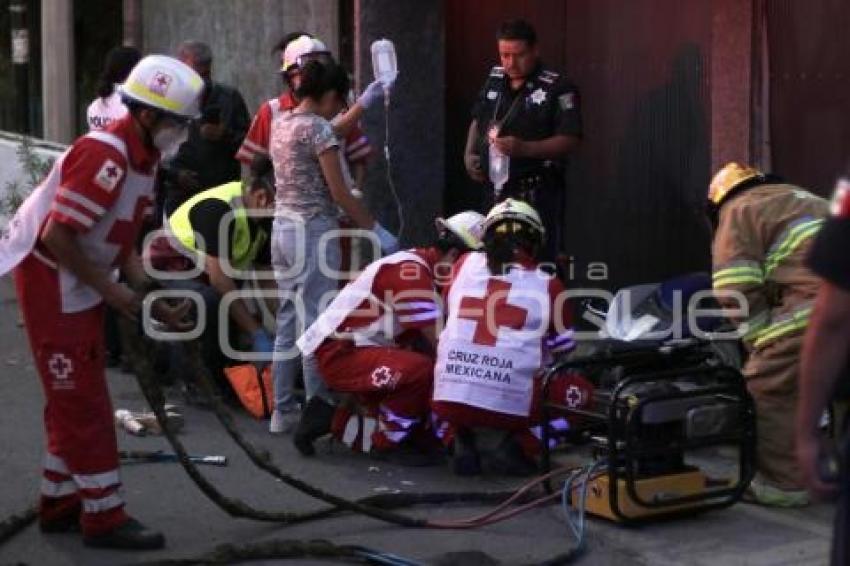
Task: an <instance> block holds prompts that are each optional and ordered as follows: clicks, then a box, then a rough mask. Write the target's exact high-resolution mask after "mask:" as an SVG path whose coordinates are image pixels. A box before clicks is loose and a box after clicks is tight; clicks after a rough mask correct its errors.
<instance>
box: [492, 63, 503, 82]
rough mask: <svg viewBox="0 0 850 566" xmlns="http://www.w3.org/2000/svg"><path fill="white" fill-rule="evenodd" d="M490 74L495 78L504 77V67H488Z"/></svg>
mask: <svg viewBox="0 0 850 566" xmlns="http://www.w3.org/2000/svg"><path fill="white" fill-rule="evenodd" d="M490 76H491V77H496V78H499V79H500V78H502V77H504V76H505V68H504V67H500V66H498V65H497V66H495V67H493V68H492V69H490Z"/></svg>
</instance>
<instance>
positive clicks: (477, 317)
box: [458, 279, 528, 346]
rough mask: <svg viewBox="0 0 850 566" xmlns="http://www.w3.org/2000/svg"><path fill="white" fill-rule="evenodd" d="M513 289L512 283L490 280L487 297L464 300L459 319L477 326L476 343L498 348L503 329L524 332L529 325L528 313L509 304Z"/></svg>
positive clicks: (465, 298)
mask: <svg viewBox="0 0 850 566" xmlns="http://www.w3.org/2000/svg"><path fill="white" fill-rule="evenodd" d="M510 290H511V284H510V283H508V282H506V281H500V280H498V279H490V280H489V281H488V282H487V290H486V291H485V293H484V297H483V298H479V297H464V298H463V299H462V300H461V302H460V313H458V317H459V318H461V319H465V320H474V321H475V323H476V324H475V334H474V335H473V336H472V342H473V344H479V345H481V346H495V345H496V342H497V339H498V336H497V335H498V333H499V329H500V328H512V329H514V330H520V329H522V327H523V326H525V320H526V317H527V316H528V311H527V310H526V309H524V308H522V307H518V306H515V305H511V304H509V303H508V293H509V292H510Z"/></svg>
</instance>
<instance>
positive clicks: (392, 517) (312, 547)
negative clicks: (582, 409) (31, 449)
mask: <svg viewBox="0 0 850 566" xmlns="http://www.w3.org/2000/svg"><path fill="white" fill-rule="evenodd" d="M121 332H122V334H123V335H125V336H126V337H127V338H128V339H127V340H125V341H124V344H126V345H127V348H128V350H129V355H130V358H131V360H132V362H133V366H134V369H135V373H136V376H137V378H138V383H139V386H140V388H141V390H142V393H143V395H144V396H145V398H146V400H147V402H148V404H149V405H150V407H151V409H152V411H153V412H154V415H155V416H156V418H157V420H158V422H159V424H160V426H161V427H162V430H163V433H164V435H165V437H166V439H167V441H168V442H169V444H170V445H171V447H172V449H173V450H174V452H175V454H176V455H177V460H178V462H179V463H180V464H181V466H182V467H183V469H184V470H185V471H186V473H187V474H188V476H189V477H190V479H191V480H192V481H193V482H194V483H195V485H197V486H198V488H199V489H200V490H201V492H202V493H203V494H204V495H205V496H207V498H209V499H210V500H211V501H212V502H213V503H215V504H216V505H217V506H218V507H219V508H221V509H222V510H223V511H225V512H226V513H228V514H229V515H230V516H232V517H238V518H247V519H252V520H256V521H263V522H274V523H280V524H283V525H287V526H288V525H295V524H300V523H305V522H308V521H315V520H320V519H326V518H329V517H332V516H335V515H338V514H339V513H342V512H353V513H358V514H362V515H365V516H368V517H371V518H373V519H376V520H379V521H382V522H386V523H390V524H393V525H396V526H401V527H406V528H411V527H412V528H432V529H471V528H477V527H481V526H485V525H489V524H493V523H496V522H500V521H504V520H507V519H509V518H512V517H515V516H517V515H519V514H521V513H523V512H525V511H528V510H531V509H534V508H536V507H539V506H541V505H544V504H548V503H552V502H555V501H556V500H557V499H559V498H560V497H561V494H558V493H554V494H548V495H544V496H542V497H538V498H534V497H533V496H532V492H533V490H534V488H535V487H537V486H539V485H540V484H541V483H542V482H544V481H546V480H550V479H552V478H554V477H558V476H564V475H567V474H570V473H571V472H572V473H573V475H575V474H576V471H577V468H561V469H557V470H554V471H552V472H550V473H548V474H546V475H544V476H541V477H539V478H536V479H534V480H532V481H531V482H529V483H527V484H526V485H524V486H522V487H521V488H520V489H519V490H517V491H515V492H510V491H509V492H448V493H440V492H436V493H398V494H380V495H375V496H370V497H366V498H362V499H358V500H350V499H346V498H343V497H340V496H337V495H334V494H332V493H328V492H325V491H323V490H321V489H319V488H317V487H315V486H313V485H311V484H309V483H307V482H305V481H303V480H300V479H298V478H295V477H293V476H290V475H289V474H286V473H284V472H283V471H282V470H281V469H280V468H279V467H278V466H277V465H275V464H274V463H273V462H272V460H271V457H270V455H269V454H268V452H266V451H265V450H258V449H257V448H256V447H254V446H253V445H252V444H251V443H250V442H248V441H247V440H246V439H245V438H244V436H243V435H242V434H241V432H239V430H238V429H237V428H236V427H235V425H234V422H233V416H232V414H231V413H230V412H229V410H228V409H227V408H226V407H225V406H224V403H223V402H222V401H221V400H220V399H219V398H218V396H217V395H216V393H215V391H214V386H213V385H212V381H211V379H210V377H209V375H208V371H207V370H206V368H205V367H204V366H203V364H202V363H201V362H200V356H199V355H198V348H199V345H198V344H197V343H196V342H191V343H189V346H188V348H189V352H188V353H189V355H188V356H187V358H188V359H189V360H190V364H191V368H190V369H191V373H192V374H194V375H195V376H196V379H195V381H196V384H197V385H199V386H200V388H201V390H202V393H203V394H204V395H205V396H206V397H207V398H208V400H209V401H210V406H211V408H212V410H213V412H214V413H215V414H216V417H217V418H218V419H219V421H220V423H221V424H222V426H223V427H224V428H225V430H226V431H227V433H228V435H229V436H230V437H231V439H232V440H233V441H234V442H235V443H236V444H237V445H238V446H239V447H240V449H241V450H242V451H243V452H244V453H245V454H246V456H247V457H248V458H249V460H250V461H251V462H252V463H253V464H254V465H255V466H257V467H258V468H260V469H261V470H263V471H264V472H266V473H268V474H269V475H271V476H272V477H274V478H276V479H278V480H279V481H281V482H283V483H285V484H287V485H289V486H290V487H293V488H294V489H297V490H298V491H301V492H302V493H305V494H307V495H310V496H311V497H314V498H316V499H319V500H321V501H324V502H326V503H329V504H330V505H331V506H330V507H326V508H323V509H317V510H314V511H307V512H301V513H293V512H284V511H267V510H261V509H256V508H254V507H251V506H250V505H248V504H246V503H244V502H243V501H241V500H239V499H234V498H231V497H227V496H225V495H224V494H222V493H221V492H220V491H218V489H217V488H216V487H215V486H213V485H212V484H211V483H210V482H209V480H207V478H206V477H205V476H204V475H203V474H202V473H201V472H200V470H199V469H198V467H197V466H196V465H195V463H194V462H193V461H192V460H191V458H190V456H189V454H188V453H187V451H186V449H185V447H184V446H183V444H182V442H181V441H180V440H179V439H178V438H177V436H176V435H175V434H174V432H173V431H171V430H170V428H169V427H168V426H167V417H166V414H165V409H164V404H165V397H164V394H163V391H162V389H161V387H160V386H159V383H158V381H157V378H156V375H155V373H154V370H153V367H152V364H151V361H150V360H152V359H153V356H150V355H149V354H150V352H149V350H150V349H151V345H150V342H149V341H148V340H147V339H145V338H142V337H140V336H139V335H138V333H137V332H136V327H135V325H134V324H133V323H132V322H130V321H122V323H121ZM589 475H590V474H589V472H588V477H589ZM571 477H572V476H571ZM447 503H482V504H494V503H498V505H497V506H496V507H495V508H494V509H493V510H491V511H489V512H487V513H483V514H481V515H478V516H475V517H471V518H468V519H461V520H444V521H433V520H427V519H423V518H420V517H413V516H409V515H404V514H400V513H396V512H394V511H392V510H393V509H401V508H406V507H411V506H415V505H423V504H431V505H433V504H447ZM512 505H516V507H514V508H513V509H508V508H509V507H511V506H512ZM36 518H37V509H36V508H35V507H31V508H29V509H27V510H25V511H24V512H23V513H21V514H17V515H12V516H10V517H9V518H7V519H6V520H4V521H3V522H0V545H2V544H3V543H4V542H6V541H7V540H9V539H10V538H12V537H13V536H14V535H15V534H17V533H18V532H20V531H21V530H23V529H24V528H26V526H28V525H29V524H31V523H32V522H34V521H35V519H36ZM567 518H568V519H570V517H569V516H568V517H567ZM570 525H571V529H572V530H573V532H574V533H576V535H578V532H577V531H576V529H575V528H573V527H572V522H571V523H570ZM582 526H583V525H582ZM581 535H582V536H581V537H580V538H578V542H579V544H578V545H577V546H576V547H575V548H573V549H571V550H570V551H568V552H567V553H564V554H562V555H559V556H556V557H553V558H552V559H550V560H549V561H546V562H545V564H551V565H554V564H564V563H567V562H569V561H571V560H572V559H573V558H575V556H576V555H577V553H578V551H580V549H581V547H582V544H581V543H582V539H583V529H582V533H581ZM369 556H371V558H369ZM304 557H315V558H322V557H324V558H331V557H336V558H340V559H357V560H361V561H362V560H364V559H365V560H367V562H368V563H373V564H414V563H413V562H409V561H406V560H405V559H403V558H400V557H394V556H392V555H388V554H385V553H381V552H378V551H374V550H371V549H365V548H363V547H358V546H336V545H333V544H331V543H329V542H327V541H298V540H273V541H267V542H263V543H256V544H249V545H242V546H239V545H232V544H231V545H223V546H220V547H218V548H217V549H216V550H214V551H212V552H210V553H207V554H205V555H204V556H203V557H200V558H197V559H195V558H190V559H179V560H169V561H165V562H163V561H159V562H157V563H160V564H198V563H232V562H235V561H244V560H256V559H271V558H279V559H282V558H304Z"/></svg>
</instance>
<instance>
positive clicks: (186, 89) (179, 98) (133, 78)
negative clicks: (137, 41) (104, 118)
mask: <svg viewBox="0 0 850 566" xmlns="http://www.w3.org/2000/svg"><path fill="white" fill-rule="evenodd" d="M203 89H204V81H203V79H202V78H201V77H200V75H198V73H196V72H195V71H194V70H193V69H192V68H191V67H189V66H188V65H186V64H185V63H181V62H180V61H178V60H177V59H174V58H173V57H167V56H165V55H148V56H147V57H145V58H144V59H142V60H141V61H139V62H138V63H137V64H136V66H135V67H133V70H132V71H130V74H129V75H128V76H127V80H126V81H124V84H122V85H121V86H119V87H118V90H119V92H120V93H121V97H122V98H124V99H125V100H129V101H132V102H138V103H140V104H144V105H145V106H150V107H151V108H156V109H158V110H161V111H163V112H165V113H167V114H170V115H172V116H175V117H177V118H180V119H184V120H187V119H192V118H197V117H198V116H199V115H200V110H199V108H200V107H199V104H200V96H201V92H202V91H203Z"/></svg>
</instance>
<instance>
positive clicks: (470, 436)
mask: <svg viewBox="0 0 850 566" xmlns="http://www.w3.org/2000/svg"><path fill="white" fill-rule="evenodd" d="M452 471H453V472H454V473H455V475H456V476H479V475H481V455H480V454H479V453H478V449H477V448H476V446H475V433H474V432H472V431H471V430H469V429H459V430H458V431H457V433H456V434H455V439H454V454H453V455H452Z"/></svg>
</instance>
